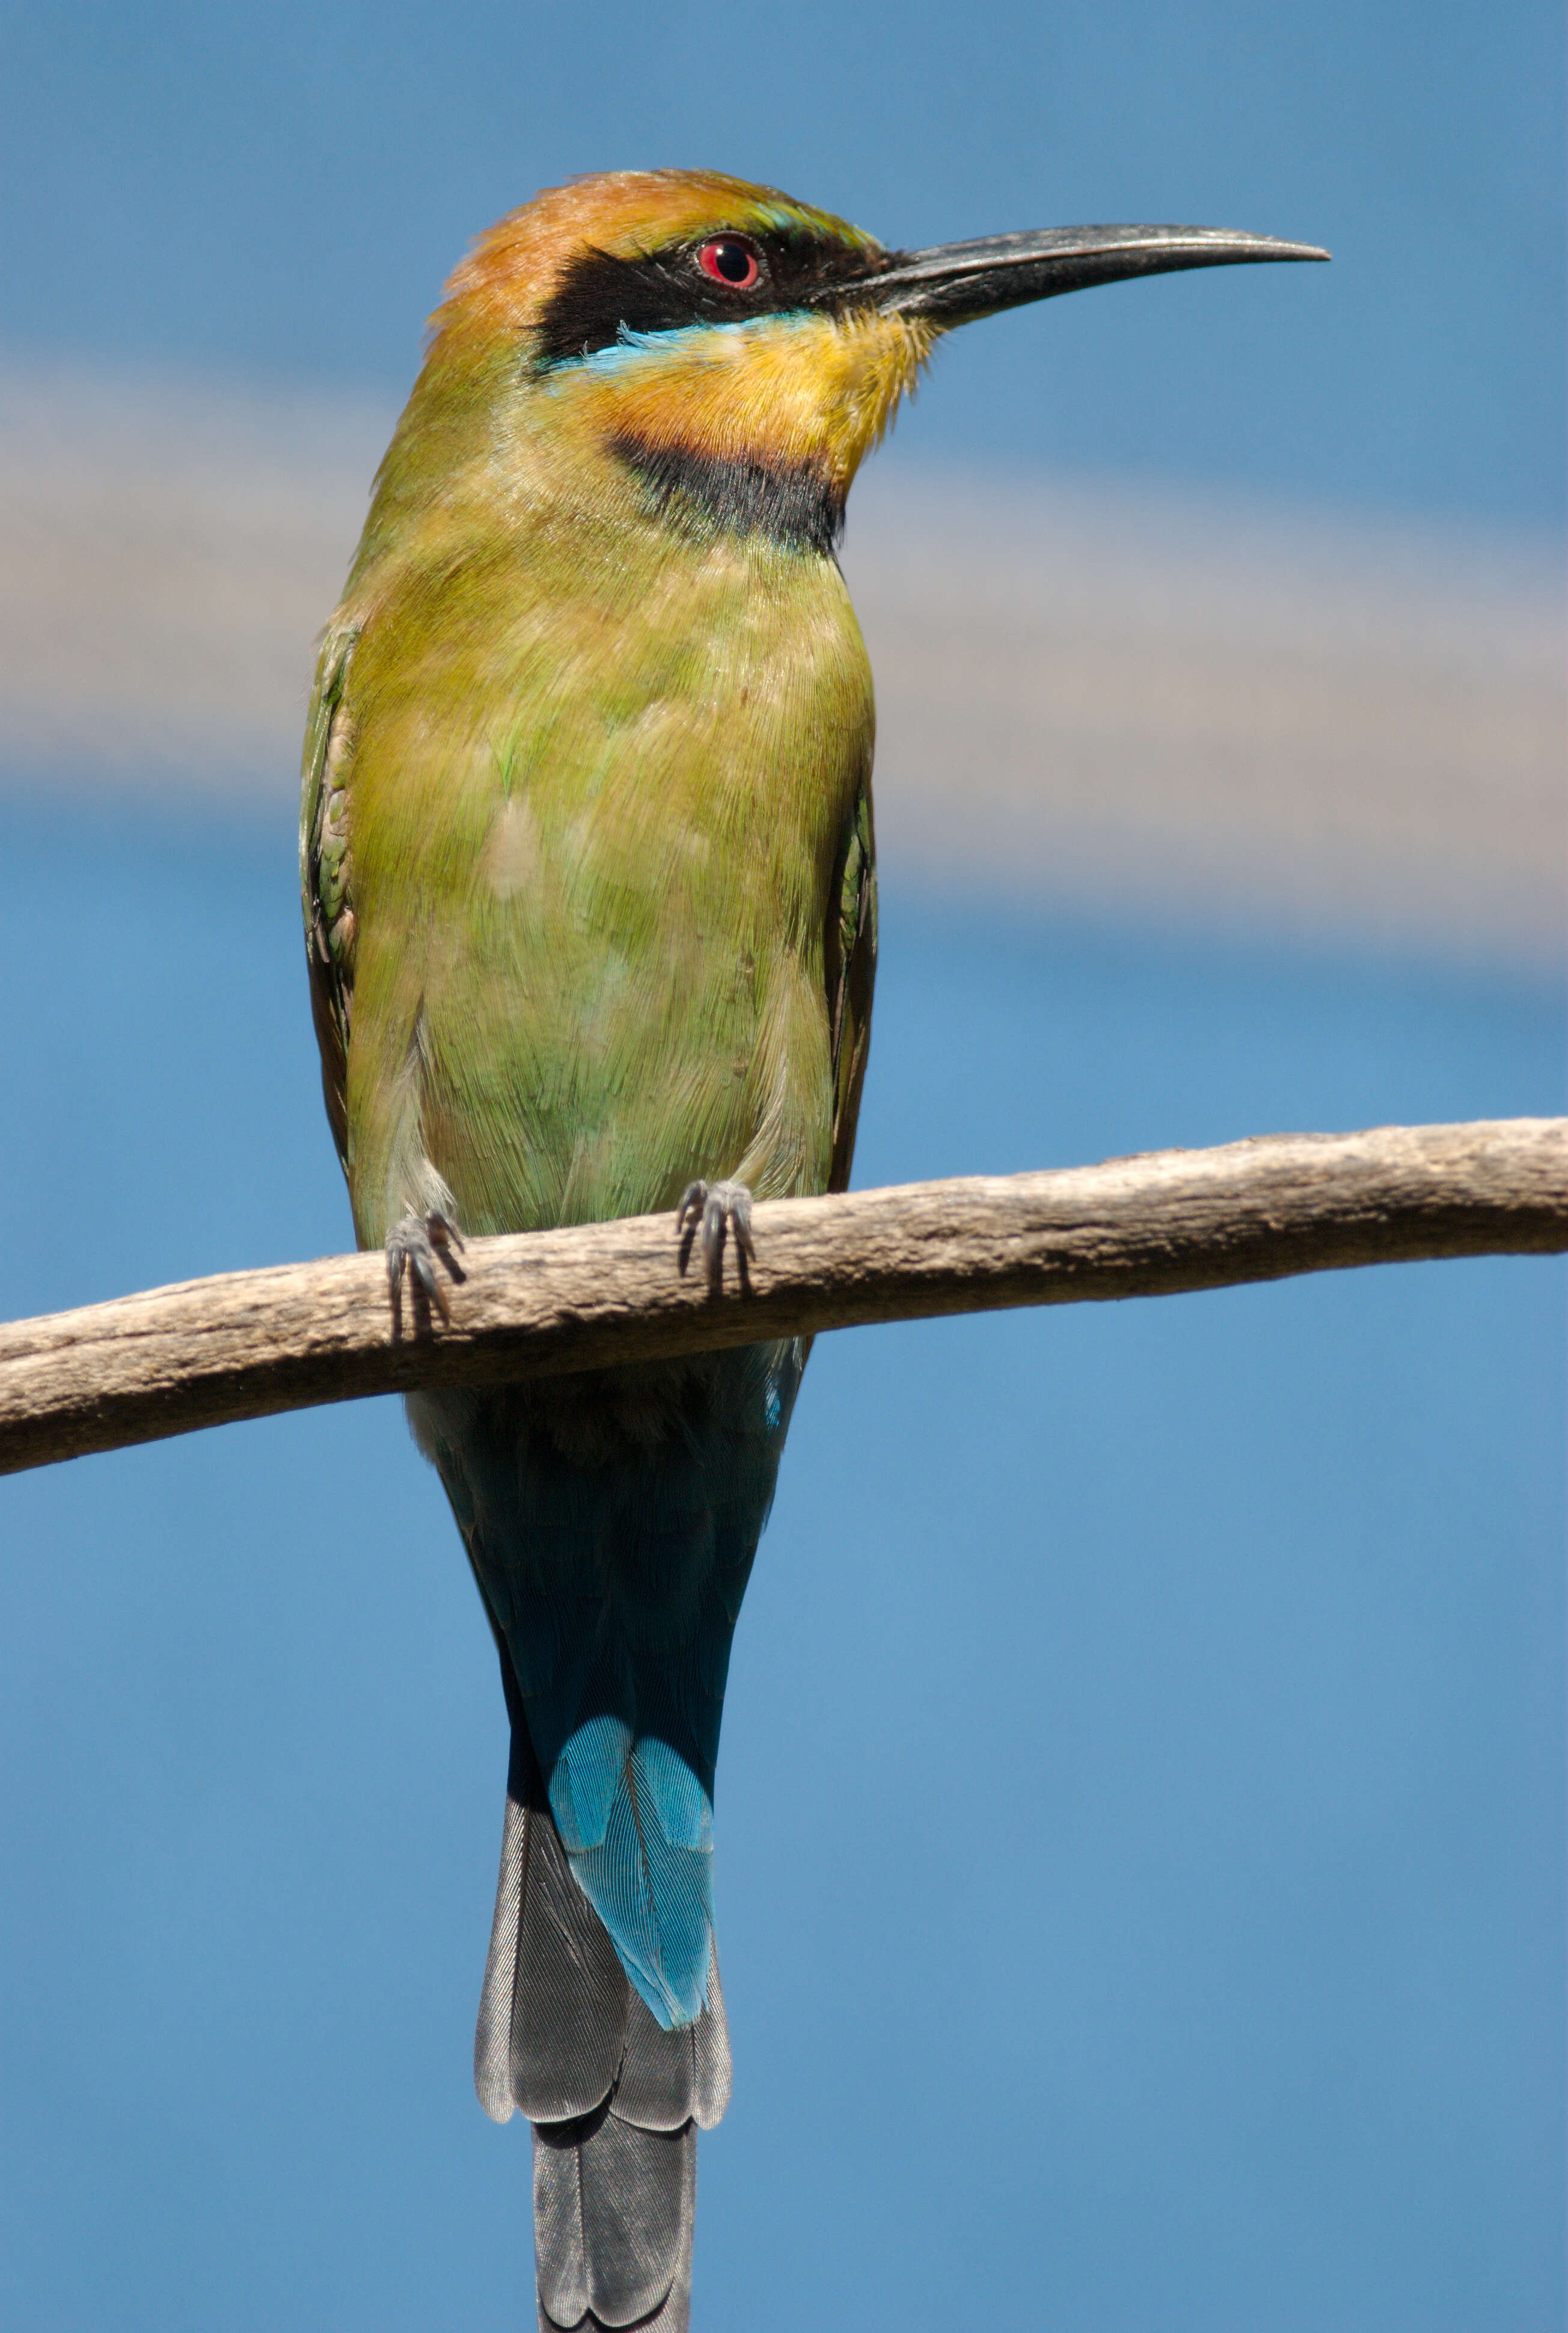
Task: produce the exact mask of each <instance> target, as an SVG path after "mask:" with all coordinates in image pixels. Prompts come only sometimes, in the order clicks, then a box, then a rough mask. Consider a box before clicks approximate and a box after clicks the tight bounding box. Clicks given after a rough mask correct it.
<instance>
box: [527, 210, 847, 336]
mask: <svg viewBox="0 0 1568 2333" xmlns="http://www.w3.org/2000/svg"><path fill="white" fill-rule="evenodd" d="M722 233H723V230H722V229H721V230H719V234H720V235H722ZM734 235H735V239H736V242H744V243H745V244H746V245H748V246H749V247H750V248H751V249H753V250H755V253H756V254H757V256H758V259H759V261H760V263H761V272H760V274H759V275H758V278H757V281H756V282H755V283H753V284H750V285H747V286H745V287H742V286H739V285H734V284H730V283H715V282H714V281H713V280H712V279H711V278H710V277H709V276H707V275H706V274H704V273H703V270H702V267H701V266H700V264H698V260H697V253H698V252H699V250H701V248H702V246H703V245H704V244H711V243H713V242H714V241H715V239H716V238H715V236H714V235H705V236H703V237H702V238H701V241H700V242H698V243H693V244H680V245H671V246H669V248H667V249H665V250H663V251H655V252H649V253H648V254H644V255H641V256H639V257H637V258H634V259H621V258H617V257H616V256H615V255H614V254H611V253H610V252H607V251H585V252H583V253H582V254H580V256H579V257H578V258H576V259H574V260H573V261H572V264H571V265H570V266H569V267H568V268H567V270H566V272H565V274H563V277H562V279H561V281H560V283H558V284H557V285H556V287H555V291H554V293H553V294H552V297H551V300H550V303H549V305H548V307H547V308H546V309H545V311H544V316H543V318H542V319H541V322H540V327H539V341H538V347H537V351H536V356H537V360H538V362H540V363H541V364H545V365H550V364H563V363H569V362H570V361H571V360H572V359H573V358H576V357H583V356H591V355H592V352H593V350H595V349H608V348H612V347H613V346H614V344H615V342H616V341H617V340H618V338H619V337H620V331H621V329H622V327H624V328H625V329H626V330H627V331H633V332H671V331H680V329H681V328H682V326H684V325H688V324H705V323H716V324H717V323H734V322H735V321H736V318H737V317H740V316H765V315H770V314H777V313H778V312H780V311H781V310H784V309H788V308H798V307H801V306H803V305H805V304H806V303H807V302H819V301H821V300H822V298H823V296H824V295H831V293H832V289H833V287H834V286H835V285H840V284H842V286H843V288H844V291H845V293H846V294H848V293H851V292H852V290H853V289H854V287H855V286H856V285H858V284H861V283H865V282H866V281H867V279H868V278H869V277H871V276H872V275H874V274H876V273H877V272H878V271H879V269H880V268H882V267H884V266H886V264H887V259H886V255H885V254H883V253H882V252H880V251H879V250H877V249H875V248H874V247H873V248H872V249H871V250H870V251H864V250H857V249H855V248H853V247H852V246H851V245H847V244H842V243H837V242H832V241H830V240H828V239H827V238H825V237H823V238H820V239H819V238H817V237H814V236H808V235H746V234H745V233H744V232H743V231H742V230H741V229H740V228H736V229H735V230H734Z"/></svg>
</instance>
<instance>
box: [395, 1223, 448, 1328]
mask: <svg viewBox="0 0 1568 2333" xmlns="http://www.w3.org/2000/svg"><path fill="white" fill-rule="evenodd" d="M462 1246H463V1234H462V1233H461V1232H460V1231H459V1230H458V1229H457V1224H455V1223H453V1222H452V1221H451V1219H450V1218H449V1217H448V1216H447V1215H440V1214H438V1213H436V1212H435V1211H432V1212H431V1213H430V1214H429V1215H416V1214H415V1213H414V1211H413V1209H412V1208H411V1207H410V1208H409V1212H408V1214H407V1215H405V1216H404V1217H403V1218H402V1220H401V1222H400V1223H396V1224H393V1226H392V1228H391V1230H390V1232H389V1233H388V1234H387V1288H388V1292H389V1293H390V1297H391V1300H392V1318H393V1322H394V1325H395V1327H396V1328H398V1329H399V1330H400V1329H401V1327H402V1309H403V1274H404V1272H407V1273H408V1275H409V1285H410V1286H411V1287H412V1288H413V1289H414V1291H416V1292H415V1300H414V1301H415V1303H416V1305H418V1300H419V1297H420V1296H421V1295H422V1296H423V1297H424V1298H425V1300H426V1302H427V1304H433V1305H434V1306H435V1308H436V1310H437V1311H438V1313H439V1314H440V1316H441V1318H442V1320H445V1321H447V1323H448V1324H449V1323H450V1321H451V1318H452V1307H451V1305H450V1303H449V1302H448V1301H447V1291H446V1290H445V1288H444V1287H443V1286H442V1285H441V1279H440V1274H439V1273H438V1272H437V1270H436V1266H437V1263H440V1264H441V1265H442V1267H443V1268H444V1270H445V1271H446V1273H447V1278H448V1279H449V1280H462V1279H463V1278H464V1277H465V1274H464V1271H463V1267H462V1265H461V1264H460V1263H458V1261H457V1253H456V1252H457V1251H460V1250H461V1248H462Z"/></svg>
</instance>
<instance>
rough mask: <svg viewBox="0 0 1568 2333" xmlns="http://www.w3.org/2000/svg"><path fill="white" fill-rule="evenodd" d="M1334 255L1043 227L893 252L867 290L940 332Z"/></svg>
mask: <svg viewBox="0 0 1568 2333" xmlns="http://www.w3.org/2000/svg"><path fill="white" fill-rule="evenodd" d="M1329 256H1330V254H1329V253H1328V252H1326V251H1324V250H1323V248H1322V247H1321V245H1317V244H1313V243H1287V242H1285V241H1284V239H1283V238H1281V237H1279V236H1277V235H1240V234H1234V233H1232V232H1231V231H1230V230H1229V229H1227V228H1224V227H1211V226H1066V227H1042V228H1038V229H1036V230H1034V231H1033V232H1030V233H1026V234H1023V235H986V236H984V237H982V238H981V239H980V240H978V241H977V242H973V243H946V244H938V245H936V246H934V247H933V248H932V249H930V250H928V251H896V252H890V253H889V254H888V257H887V263H886V264H885V266H883V267H880V268H879V269H878V271H877V273H876V274H875V275H874V276H873V277H872V278H871V282H870V283H869V284H868V287H867V288H868V290H869V291H871V293H872V294H873V296H874V297H875V299H876V301H877V303H878V305H879V306H880V307H882V308H884V309H889V310H893V311H896V312H899V314H903V315H909V316H924V317H927V318H928V319H930V321H931V322H934V323H937V324H960V323H967V322H970V321H971V320H972V319H973V318H975V317H978V316H988V315H996V314H997V313H998V312H1000V311H1002V310H1003V309H1005V308H1019V307H1023V306H1024V305H1025V304H1027V303H1029V302H1034V301H1037V300H1051V299H1054V298H1056V297H1057V296H1058V295H1059V294H1060V293H1063V292H1079V291H1084V290H1086V289H1088V287H1089V286H1091V285H1092V284H1095V283H1124V282H1126V281H1127V280H1128V279H1129V278H1130V277H1132V276H1135V275H1165V274H1173V273H1175V272H1177V271H1178V270H1182V269H1187V268H1193V267H1235V266H1244V265H1247V264H1257V263H1260V262H1262V261H1265V260H1286V259H1289V260H1300V259H1311V260H1325V259H1327V258H1328V257H1329Z"/></svg>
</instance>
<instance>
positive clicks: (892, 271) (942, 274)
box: [393, 170, 1327, 549]
mask: <svg viewBox="0 0 1568 2333" xmlns="http://www.w3.org/2000/svg"><path fill="white" fill-rule="evenodd" d="M1326 255H1327V254H1325V253H1322V252H1318V251H1315V250H1313V249H1311V248H1310V247H1309V246H1306V245H1300V244H1289V243H1281V242H1277V241H1275V240H1274V239H1273V238H1271V237H1267V236H1259V235H1232V234H1227V233H1225V232H1222V231H1220V230H1217V229H1214V228H1205V227H1141V226H1140V227H1126V226H1112V227H1067V228H1053V229H1045V230H1043V231H1040V232H1036V233H1029V234H1023V235H999V236H995V237H991V238H988V239H986V240H985V241H981V242H976V243H960V244H946V245H940V246H938V248H936V249H932V250H926V251H890V250H887V249H884V247H883V246H882V245H880V244H879V243H877V242H876V241H874V240H873V238H872V237H871V235H865V234H862V233H861V230H860V229H859V228H858V227H852V226H848V225H846V223H845V222H844V221H843V220H842V219H839V218H834V217H833V216H831V214H829V213H828V212H826V211H820V210H813V209H812V208H811V207H809V206H807V205H806V204H803V203H797V202H794V201H793V200H792V199H791V198H790V197H788V196H786V195H782V194H779V193H776V192H775V191H774V189H772V188H771V187H754V186H749V185H747V184H746V183H745V182H744V181H742V180H740V179H737V178H724V177H721V176H720V175H718V174H717V173H716V172H712V171H700V170H650V171H617V172H611V173H607V174H605V175H603V176H601V177H597V178H582V179H579V180H577V181H576V182H574V183H573V184H572V185H570V186H567V187H554V188H551V189H549V190H548V191H546V192H545V193H544V194H541V195H539V196H537V197H535V198H534V201H533V202H531V203H528V204H525V205H524V206H523V208H522V209H520V210H516V211H513V212H512V213H510V214H509V215H508V216H506V217H505V218H504V219H502V220H501V221H500V222H499V223H498V224H497V225H496V226H494V227H492V228H491V229H490V230H489V232H488V233H487V234H486V235H483V236H482V237H481V238H480V240H479V242H478V243H477V244H476V246H475V248H474V249H473V251H472V252H471V253H470V254H469V255H468V257H467V259H466V260H465V261H464V262H463V264H462V265H461V266H460V267H459V268H458V269H457V273H456V274H455V275H454V276H453V277H452V280H451V282H450V283H449V284H448V286H447V297H446V299H445V301H444V302H443V304H442V306H441V307H440V308H439V310H438V312H437V313H436V315H435V317H434V318H433V319H432V327H431V339H430V346H429V351H428V358H427V361H426V366H425V370H424V373H423V374H422V375H421V379H420V382H419V385H418V388H417V389H416V391H415V395H414V398H413V400H412V401H411V404H410V408H409V415H408V417H406V421H405V428H404V431H403V432H400V433H399V434H400V436H404V437H405V438H406V439H408V438H414V439H418V441H420V442H421V443H422V444H423V445H424V446H425V450H426V452H427V454H428V455H433V456H434V457H435V459H436V460H437V461H438V462H440V461H441V460H442V458H443V453H444V455H445V457H446V459H447V461H449V460H450V458H451V456H452V455H453V454H454V453H455V452H456V450H457V446H458V445H459V444H460V443H461V444H463V445H465V446H466V447H467V450H468V452H469V453H470V454H474V453H476V452H477V446H476V432H477V433H478V435H479V436H480V437H485V438H486V440H487V442H488V448H489V452H488V456H487V458H488V460H489V461H490V462H491V463H492V465H493V463H494V459H495V452H496V450H497V448H498V447H502V446H505V445H507V444H508V443H510V444H511V445H512V446H515V447H518V448H519V449H520V448H521V446H522V443H523V442H524V440H526V441H531V442H532V443H534V445H537V444H538V443H539V441H540V439H541V438H542V437H543V438H545V439H548V440H549V441H551V442H553V444H554V445H555V446H557V447H558V448H559V449H560V450H561V451H562V452H563V453H566V454H568V455H569V456H571V457H572V458H573V459H576V458H578V457H582V456H587V457H589V459H590V460H591V461H592V462H593V463H595V464H599V463H601V462H602V461H604V460H605V459H606V458H607V459H608V460H609V462H610V463H611V464H613V465H614V466H617V467H618V468H619V469H620V470H621V471H622V472H624V473H626V474H628V475H630V478H632V479H633V480H635V481H637V482H639V483H640V488H641V490H642V491H643V493H644V494H651V495H652V496H653V497H654V498H655V500H656V501H658V502H659V503H661V504H663V505H665V506H669V505H670V504H678V503H681V502H682V501H685V502H687V503H688V504H690V505H691V506H694V507H699V508H700V509H701V510H703V511H706V513H707V516H708V519H709V522H710V523H712V522H714V520H715V518H716V516H717V523H724V517H725V513H726V509H729V510H731V511H732V512H733V514H735V516H736V523H739V521H740V518H741V517H742V516H743V515H744V514H751V515H752V516H753V517H754V518H755V516H756V514H757V513H758V512H759V511H760V512H761V514H762V516H763V521H764V523H766V524H767V525H768V529H769V531H770V532H772V533H775V534H781V533H782V534H783V535H784V537H785V538H786V539H787V538H788V537H789V536H790V534H791V533H792V530H793V531H794V533H797V534H798V536H799V537H800V539H801V540H802V541H803V542H812V543H814V545H815V547H817V548H822V549H825V548H827V547H828V545H829V543H831V541H832V536H833V534H834V533H836V531H837V528H838V525H839V523H840V522H841V520H842V510H843V502H844V497H845V495H846V494H847V493H848V490H849V486H850V483H851V479H852V478H853V476H854V475H855V472H856V470H857V469H858V467H859V466H860V464H861V459H862V458H863V456H865V455H866V454H867V453H868V452H869V451H870V449H871V446H874V445H875V444H876V443H877V441H878V439H879V438H880V437H881V435H882V433H883V431H884V430H885V429H886V428H887V427H888V426H889V424H890V421H891V419H892V418H893V415H894V413H895V411H896V410H897V408H898V405H899V400H900V398H903V397H905V396H906V395H908V394H909V391H910V390H912V389H913V388H914V385H915V381H916V379H917V376H918V374H919V369H920V366H921V364H922V363H923V362H924V360H925V359H926V358H927V356H928V354H929V352H930V350H931V347H932V344H933V343H934V341H936V340H937V339H938V336H939V335H940V334H941V333H943V332H945V331H949V330H951V329H952V327H953V326H955V325H957V324H960V323H967V322H970V321H971V320H972V319H974V318H976V317H978V316H983V315H989V314H992V313H995V312H998V311H1000V310H1002V309H1005V308H1013V307H1018V306H1021V305H1023V304H1024V303H1025V302H1031V301H1035V300H1044V299H1049V298H1051V297H1053V295H1054V294H1055V293H1061V292H1069V291H1074V290H1077V289H1079V288H1081V287H1082V286H1084V285H1088V284H1092V283H1114V282H1116V281H1117V280H1119V279H1120V278H1122V277H1126V276H1131V275H1146V274H1160V273H1163V272H1166V271H1168V270H1170V269H1174V268H1188V267H1205V266H1215V265H1223V264H1227V263H1230V262H1236V261H1242V260H1262V259H1308V258H1313V259H1315V258H1323V257H1326ZM431 425H436V426H435V427H433V428H432V427H431ZM409 450H410V451H411V450H412V448H411V446H410V447H409ZM396 452H397V448H396V446H394V449H393V454H394V456H395V455H396ZM415 466H416V467H418V468H419V469H426V464H425V463H424V462H422V461H418V462H416V465H415ZM492 474H493V475H494V473H492ZM427 479H428V471H427Z"/></svg>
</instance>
